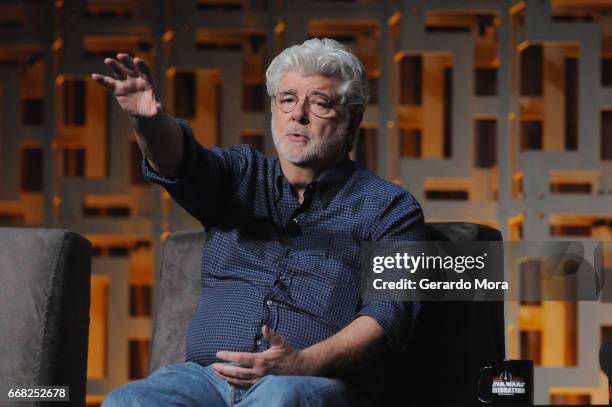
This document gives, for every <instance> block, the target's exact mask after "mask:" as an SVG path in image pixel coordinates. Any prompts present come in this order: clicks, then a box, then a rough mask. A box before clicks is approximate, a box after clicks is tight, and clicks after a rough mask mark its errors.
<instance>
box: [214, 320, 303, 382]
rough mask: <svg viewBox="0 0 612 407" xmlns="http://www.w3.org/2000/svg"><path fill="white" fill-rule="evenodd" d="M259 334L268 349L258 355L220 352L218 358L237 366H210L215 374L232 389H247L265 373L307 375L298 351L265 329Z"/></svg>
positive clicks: (265, 327)
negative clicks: (263, 338)
mask: <svg viewBox="0 0 612 407" xmlns="http://www.w3.org/2000/svg"><path fill="white" fill-rule="evenodd" d="M261 331H262V333H263V336H264V337H265V338H266V339H267V340H268V341H269V342H270V349H268V350H266V351H265V352H258V353H251V352H228V351H219V352H217V358H219V359H222V360H227V361H229V362H235V363H238V365H231V364H225V363H213V365H212V367H213V369H215V372H216V373H217V375H219V376H220V377H221V378H223V379H225V380H227V381H228V382H229V383H231V384H233V385H235V386H238V387H243V388H248V387H251V386H252V385H253V384H255V382H257V380H259V379H261V378H262V377H264V376H265V375H268V374H274V375H308V374H309V370H310V369H309V368H308V366H307V362H306V360H305V357H304V354H303V352H302V351H301V350H297V349H295V348H293V346H291V345H290V344H288V343H287V341H285V339H283V337H282V336H280V335H278V334H277V333H276V332H274V331H273V330H272V329H271V328H269V327H268V326H265V325H264V326H263V328H262V330H261Z"/></svg>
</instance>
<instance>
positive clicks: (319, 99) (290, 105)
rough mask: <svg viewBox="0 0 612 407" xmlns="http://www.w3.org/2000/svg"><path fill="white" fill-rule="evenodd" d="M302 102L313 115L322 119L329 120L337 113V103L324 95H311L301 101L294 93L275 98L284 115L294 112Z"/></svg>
mask: <svg viewBox="0 0 612 407" xmlns="http://www.w3.org/2000/svg"><path fill="white" fill-rule="evenodd" d="M300 100H303V101H304V103H305V104H307V105H308V110H309V111H310V112H311V113H312V114H314V115H315V116H317V117H320V118H322V119H328V118H330V117H332V116H333V115H334V114H335V113H336V111H335V110H334V106H335V105H337V103H336V102H334V101H333V100H332V99H330V98H327V97H325V96H323V95H316V94H315V95H309V96H306V97H305V98H303V99H300V98H298V97H297V96H296V95H294V94H292V93H284V92H281V93H279V94H277V95H275V96H274V103H275V104H276V107H278V108H279V109H280V110H281V111H282V112H284V113H289V112H292V111H293V110H294V109H295V107H296V106H297V105H298V102H299V101H300Z"/></svg>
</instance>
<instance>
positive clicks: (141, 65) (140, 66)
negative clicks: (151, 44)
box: [134, 57, 153, 83]
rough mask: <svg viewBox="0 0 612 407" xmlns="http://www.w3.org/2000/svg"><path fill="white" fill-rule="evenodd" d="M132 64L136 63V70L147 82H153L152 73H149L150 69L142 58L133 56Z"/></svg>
mask: <svg viewBox="0 0 612 407" xmlns="http://www.w3.org/2000/svg"><path fill="white" fill-rule="evenodd" d="M134 64H135V65H136V72H138V73H139V74H141V75H142V76H143V77H144V79H145V80H146V81H147V82H149V83H153V75H151V70H150V69H149V66H148V65H147V63H146V62H145V61H144V60H142V59H140V58H138V57H136V58H134Z"/></svg>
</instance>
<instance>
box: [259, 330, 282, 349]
mask: <svg viewBox="0 0 612 407" xmlns="http://www.w3.org/2000/svg"><path fill="white" fill-rule="evenodd" d="M261 333H262V334H263V336H264V338H266V339H267V340H268V342H270V345H272V346H282V345H284V344H285V340H284V339H283V337H282V336H280V335H279V334H277V333H276V332H274V331H273V330H272V328H270V327H269V326H268V325H264V326H263V327H262V328H261Z"/></svg>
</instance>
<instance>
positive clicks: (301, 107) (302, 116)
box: [291, 99, 309, 124]
mask: <svg viewBox="0 0 612 407" xmlns="http://www.w3.org/2000/svg"><path fill="white" fill-rule="evenodd" d="M307 109H308V108H307V107H306V100H304V99H302V100H298V103H297V105H296V106H295V109H293V111H292V112H291V118H292V119H293V120H295V121H297V122H299V123H302V124H305V123H308V121H309V120H308V110H307Z"/></svg>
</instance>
